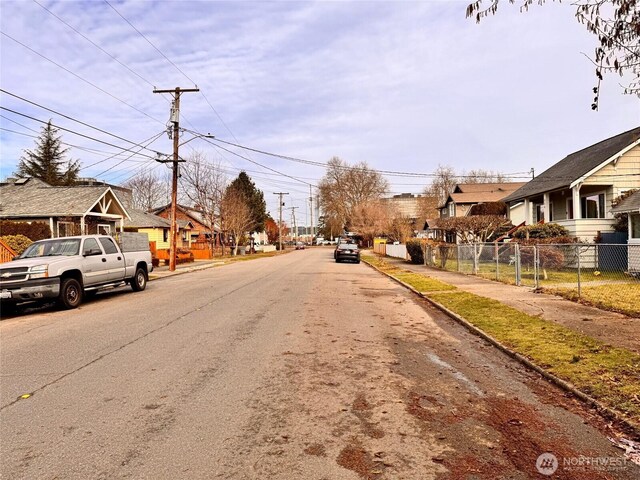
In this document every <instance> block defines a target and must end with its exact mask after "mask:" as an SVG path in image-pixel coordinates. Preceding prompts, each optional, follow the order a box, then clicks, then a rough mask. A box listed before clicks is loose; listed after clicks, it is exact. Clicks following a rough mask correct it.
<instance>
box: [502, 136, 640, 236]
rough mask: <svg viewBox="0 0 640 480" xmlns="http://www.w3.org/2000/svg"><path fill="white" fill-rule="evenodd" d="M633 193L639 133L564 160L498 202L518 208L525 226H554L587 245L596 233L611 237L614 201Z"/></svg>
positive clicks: (638, 173) (637, 183)
mask: <svg viewBox="0 0 640 480" xmlns="http://www.w3.org/2000/svg"><path fill="white" fill-rule="evenodd" d="M635 188H640V127H636V128H634V129H632V130H629V131H627V132H624V133H620V134H619V135H616V136H614V137H611V138H607V139H606V140H602V141H601V142H598V143H596V144H593V145H591V146H590V147H587V148H583V149H582V150H578V151H577V152H574V153H572V154H570V155H567V156H566V157H565V158H563V159H562V160H560V161H559V162H558V163H556V164H555V165H553V166H552V167H550V168H548V169H547V170H545V171H544V172H542V173H541V174H540V175H538V176H537V177H536V178H534V179H533V180H531V181H530V182H528V183H527V184H525V185H524V186H523V187H521V188H519V189H518V190H516V191H515V192H513V193H512V194H510V195H509V196H508V197H506V198H504V199H503V201H504V202H507V203H509V204H510V205H511V206H514V205H515V204H518V203H522V204H523V205H524V217H525V218H524V220H525V222H526V224H528V225H530V224H532V223H537V222H545V223H548V222H553V223H557V224H559V225H562V226H564V227H566V228H567V230H569V234H570V235H571V236H572V237H578V238H580V239H581V240H583V241H587V242H589V241H591V240H592V239H593V238H594V237H595V236H596V235H597V234H598V232H608V231H612V226H611V225H612V223H613V211H612V202H613V200H614V199H615V198H617V197H618V196H619V195H621V194H622V193H623V192H625V191H627V190H631V189H635Z"/></svg>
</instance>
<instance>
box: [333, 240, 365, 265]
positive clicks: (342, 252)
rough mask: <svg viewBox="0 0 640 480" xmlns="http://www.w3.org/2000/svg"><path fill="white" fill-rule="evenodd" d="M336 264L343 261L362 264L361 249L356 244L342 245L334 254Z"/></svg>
mask: <svg viewBox="0 0 640 480" xmlns="http://www.w3.org/2000/svg"><path fill="white" fill-rule="evenodd" d="M334 257H335V259H336V262H341V261H343V260H350V261H352V262H356V263H360V249H359V248H358V245H356V244H355V243H341V244H340V245H338V248H336V250H335V252H334Z"/></svg>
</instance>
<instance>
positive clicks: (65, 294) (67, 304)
mask: <svg viewBox="0 0 640 480" xmlns="http://www.w3.org/2000/svg"><path fill="white" fill-rule="evenodd" d="M81 302H82V286H81V285H80V282H79V281H78V280H76V279H75V278H65V279H64V280H62V284H61V285H60V295H59V296H58V304H59V305H60V306H61V307H62V308H65V309H67V310H70V309H72V308H76V307H77V306H78V305H80V303H81Z"/></svg>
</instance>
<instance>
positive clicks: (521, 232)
mask: <svg viewBox="0 0 640 480" xmlns="http://www.w3.org/2000/svg"><path fill="white" fill-rule="evenodd" d="M527 234H528V238H529V239H531V238H560V237H567V238H569V230H567V229H566V228H564V227H563V226H561V225H558V224H557V223H537V224H535V225H526V226H524V227H521V228H519V229H518V230H516V231H515V232H514V233H513V238H517V239H526V238H527Z"/></svg>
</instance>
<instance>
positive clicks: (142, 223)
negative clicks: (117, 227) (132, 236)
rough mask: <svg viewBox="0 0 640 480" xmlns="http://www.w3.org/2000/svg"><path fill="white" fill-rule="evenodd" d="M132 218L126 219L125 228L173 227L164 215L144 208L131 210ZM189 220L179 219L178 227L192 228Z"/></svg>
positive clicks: (130, 215)
mask: <svg viewBox="0 0 640 480" xmlns="http://www.w3.org/2000/svg"><path fill="white" fill-rule="evenodd" d="M129 217H131V220H125V222H124V226H125V228H127V227H128V228H171V222H170V221H169V220H168V219H166V218H163V217H160V216H158V215H154V214H153V213H149V212H144V211H142V210H129ZM192 227H193V225H192V223H191V222H190V221H188V220H180V219H178V228H182V229H185V228H192Z"/></svg>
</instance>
